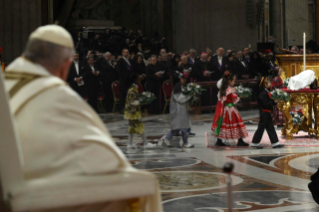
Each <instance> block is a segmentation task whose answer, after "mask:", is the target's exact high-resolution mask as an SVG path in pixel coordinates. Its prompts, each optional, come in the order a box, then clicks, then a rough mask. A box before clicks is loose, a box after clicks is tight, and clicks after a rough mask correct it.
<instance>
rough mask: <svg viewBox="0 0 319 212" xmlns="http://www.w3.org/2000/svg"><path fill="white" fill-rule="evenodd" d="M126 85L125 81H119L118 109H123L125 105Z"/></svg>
mask: <svg viewBox="0 0 319 212" xmlns="http://www.w3.org/2000/svg"><path fill="white" fill-rule="evenodd" d="M127 90H128V87H127V85H126V82H122V81H120V102H119V111H120V112H121V111H123V110H124V107H125V100H126V95H127Z"/></svg>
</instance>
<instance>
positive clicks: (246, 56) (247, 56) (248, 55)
mask: <svg viewBox="0 0 319 212" xmlns="http://www.w3.org/2000/svg"><path fill="white" fill-rule="evenodd" d="M251 54H252V53H251V52H250V51H249V48H248V47H245V48H244V49H243V55H242V59H243V60H246V61H247V62H248V63H250V58H251Z"/></svg>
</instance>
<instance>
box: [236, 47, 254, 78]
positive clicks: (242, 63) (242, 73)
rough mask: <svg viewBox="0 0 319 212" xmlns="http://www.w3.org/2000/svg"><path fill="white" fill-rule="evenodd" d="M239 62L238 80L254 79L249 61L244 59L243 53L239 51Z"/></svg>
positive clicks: (237, 55)
mask: <svg viewBox="0 0 319 212" xmlns="http://www.w3.org/2000/svg"><path fill="white" fill-rule="evenodd" d="M236 57H237V60H236V63H237V73H236V76H237V78H238V79H249V78H254V75H253V74H250V72H249V70H250V69H249V63H248V62H247V60H245V59H243V53H242V51H238V52H237V54H236Z"/></svg>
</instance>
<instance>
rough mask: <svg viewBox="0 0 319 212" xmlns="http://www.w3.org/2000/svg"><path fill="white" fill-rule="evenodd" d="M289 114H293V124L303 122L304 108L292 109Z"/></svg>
mask: <svg viewBox="0 0 319 212" xmlns="http://www.w3.org/2000/svg"><path fill="white" fill-rule="evenodd" d="M289 114H290V115H291V116H292V123H293V124H301V122H302V119H303V114H302V109H300V110H298V111H295V110H290V111H289Z"/></svg>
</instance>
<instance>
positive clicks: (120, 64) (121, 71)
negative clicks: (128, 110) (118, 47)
mask: <svg viewBox="0 0 319 212" xmlns="http://www.w3.org/2000/svg"><path fill="white" fill-rule="evenodd" d="M129 54H130V52H129V51H128V49H123V50H122V58H121V59H119V60H118V61H117V67H116V68H117V74H118V76H119V80H120V104H119V112H120V113H121V114H124V111H123V110H124V106H125V99H126V94H127V90H128V88H129V86H130V85H129V84H128V80H129V76H130V74H131V72H132V71H131V63H130V61H129Z"/></svg>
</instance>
